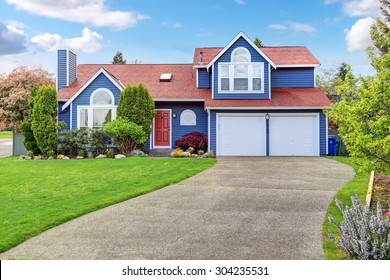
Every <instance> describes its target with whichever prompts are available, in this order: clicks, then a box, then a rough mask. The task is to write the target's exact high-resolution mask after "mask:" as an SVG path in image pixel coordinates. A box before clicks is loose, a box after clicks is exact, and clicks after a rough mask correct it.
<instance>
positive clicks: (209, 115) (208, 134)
mask: <svg viewBox="0 0 390 280" xmlns="http://www.w3.org/2000/svg"><path fill="white" fill-rule="evenodd" d="M210 122H211V112H210V110H207V139H208V145H207V152H208V153H210V146H211V141H210V131H211V128H210Z"/></svg>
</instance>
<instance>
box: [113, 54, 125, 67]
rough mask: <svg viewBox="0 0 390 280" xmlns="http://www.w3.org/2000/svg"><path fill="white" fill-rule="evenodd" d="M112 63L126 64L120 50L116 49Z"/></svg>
mask: <svg viewBox="0 0 390 280" xmlns="http://www.w3.org/2000/svg"><path fill="white" fill-rule="evenodd" d="M112 64H126V59H124V58H123V54H122V52H121V51H117V52H116V54H115V55H114V57H113V58H112Z"/></svg>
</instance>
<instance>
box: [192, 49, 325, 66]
mask: <svg viewBox="0 0 390 280" xmlns="http://www.w3.org/2000/svg"><path fill="white" fill-rule="evenodd" d="M222 50H223V48H196V49H195V53H194V61H193V63H194V65H199V55H200V52H201V51H202V52H203V62H204V63H203V65H207V64H209V63H210V62H211V61H212V60H213V58H214V57H216V56H217V55H218V54H219V52H220V51H222ZM260 50H261V51H262V52H263V53H264V54H265V55H266V56H268V58H269V59H271V61H272V62H273V63H275V64H276V66H278V65H317V64H320V62H319V61H318V60H317V59H316V58H315V57H314V55H313V54H312V53H311V52H310V51H309V50H308V49H307V48H306V47H299V46H298V47H262V48H260Z"/></svg>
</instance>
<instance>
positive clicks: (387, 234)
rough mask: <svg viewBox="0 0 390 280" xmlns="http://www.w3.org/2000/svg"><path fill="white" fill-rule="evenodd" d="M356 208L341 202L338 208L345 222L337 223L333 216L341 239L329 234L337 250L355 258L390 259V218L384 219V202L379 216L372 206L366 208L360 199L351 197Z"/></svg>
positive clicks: (379, 206)
mask: <svg viewBox="0 0 390 280" xmlns="http://www.w3.org/2000/svg"><path fill="white" fill-rule="evenodd" d="M351 201H352V207H348V206H346V207H345V208H344V207H343V205H342V204H341V202H340V201H339V200H336V205H337V207H338V208H339V209H340V211H341V212H342V214H343V216H344V220H343V221H342V222H341V224H340V225H339V224H337V223H336V222H335V220H334V218H333V217H332V216H331V215H329V216H328V218H329V222H330V223H332V224H334V225H335V226H336V228H337V230H338V231H339V232H340V238H339V239H338V240H337V241H336V239H335V236H334V235H333V234H332V233H331V232H328V236H329V239H331V240H333V241H334V242H335V243H336V246H337V248H339V249H341V250H343V251H345V252H347V253H348V255H349V256H350V257H351V258H353V259H360V260H389V259H390V218H389V217H384V215H383V212H382V208H381V205H380V203H378V204H377V209H376V213H375V212H373V211H371V210H370V209H369V207H367V206H362V205H361V204H360V201H359V199H358V198H357V197H356V196H352V197H351Z"/></svg>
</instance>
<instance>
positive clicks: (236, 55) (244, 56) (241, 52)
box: [233, 48, 250, 63]
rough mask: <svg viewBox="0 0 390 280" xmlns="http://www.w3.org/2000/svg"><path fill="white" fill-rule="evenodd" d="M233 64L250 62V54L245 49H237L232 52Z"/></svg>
mask: <svg viewBox="0 0 390 280" xmlns="http://www.w3.org/2000/svg"><path fill="white" fill-rule="evenodd" d="M233 62H246V63H249V62H250V54H249V52H248V50H247V49H244V48H237V49H236V50H235V51H234V52H233Z"/></svg>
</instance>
